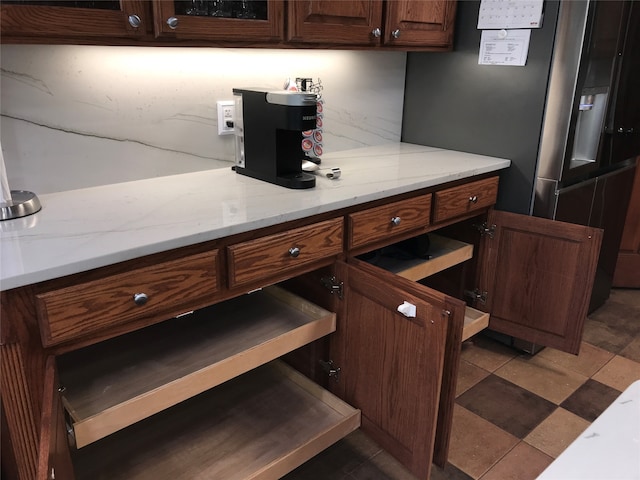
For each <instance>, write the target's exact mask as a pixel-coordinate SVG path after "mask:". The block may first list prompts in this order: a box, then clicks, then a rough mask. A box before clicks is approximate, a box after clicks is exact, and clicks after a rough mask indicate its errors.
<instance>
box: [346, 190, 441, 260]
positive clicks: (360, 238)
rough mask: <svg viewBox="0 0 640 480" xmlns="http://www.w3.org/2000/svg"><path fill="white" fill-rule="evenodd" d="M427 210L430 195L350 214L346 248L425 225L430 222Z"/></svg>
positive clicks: (429, 210)
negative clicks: (347, 245)
mask: <svg viewBox="0 0 640 480" xmlns="http://www.w3.org/2000/svg"><path fill="white" fill-rule="evenodd" d="M430 213H431V194H428V195H421V196H419V197H415V198H410V199H408V200H401V201H399V202H394V203H390V204H387V205H382V206H381V207H376V208H370V209H368V210H363V211H361V212H356V213H352V214H351V215H349V248H355V247H360V246H363V245H366V244H369V243H374V242H377V241H378V240H382V239H385V238H388V239H392V238H393V237H394V236H395V235H398V234H401V233H406V232H409V231H411V230H417V229H420V228H424V227H426V226H428V225H429V216H430ZM390 243H391V242H390Z"/></svg>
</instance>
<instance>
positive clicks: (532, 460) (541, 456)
mask: <svg viewBox="0 0 640 480" xmlns="http://www.w3.org/2000/svg"><path fill="white" fill-rule="evenodd" d="M552 461H553V458H552V457H550V456H549V455H547V454H546V453H543V452H541V451H540V450H538V449H537V448H535V447H532V446H531V445H529V444H528V443H525V442H520V443H519V444H518V445H516V446H515V447H514V448H513V450H511V451H510V452H509V453H507V454H506V455H505V456H504V458H502V459H501V460H500V461H499V462H498V463H496V464H495V465H494V466H493V467H492V468H491V470H489V471H488V472H487V473H486V474H484V475H483V476H482V478H481V480H534V479H535V478H537V477H538V475H540V474H541V473H542V472H543V471H544V469H545V468H547V467H548V466H549V464H550V463H551V462H552Z"/></svg>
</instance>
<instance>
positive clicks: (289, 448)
mask: <svg viewBox="0 0 640 480" xmlns="http://www.w3.org/2000/svg"><path fill="white" fill-rule="evenodd" d="M359 425H360V411H359V410H356V409H354V408H353V407H351V406H349V405H347V404H346V403H344V402H342V401H341V400H339V399H338V398H337V397H335V396H334V395H332V394H330V393H329V392H327V391H326V390H323V389H322V388H321V387H319V386H318V385H316V384H314V383H313V382H311V381H310V380H308V379H307V378H306V377H304V376H302V375H301V374H299V373H298V372H295V371H294V370H293V369H291V368H290V367H288V366H286V365H285V364H283V363H282V362H280V361H278V360H277V361H274V362H272V363H269V364H267V365H263V366H261V367H258V368H257V369H254V370H252V371H250V372H248V373H246V374H244V375H242V376H240V377H237V378H234V379H232V380H230V381H228V382H226V383H225V384H223V385H220V386H219V387H217V388H215V389H212V390H210V391H208V392H206V393H204V394H202V395H199V396H197V397H195V398H193V399H190V400H188V401H186V402H183V403H181V404H180V405H177V406H175V407H173V408H171V409H169V410H166V411H164V412H162V413H160V414H158V415H155V416H153V417H151V418H148V419H146V420H143V421H142V422H139V423H136V424H135V425H132V426H131V427H129V428H127V429H126V430H122V431H120V432H117V433H115V434H113V435H111V436H109V437H107V438H104V439H102V440H100V441H99V442H96V443H93V444H91V445H89V446H87V447H85V448H82V449H79V450H77V451H75V453H74V457H75V458H74V464H75V467H76V476H77V478H78V479H79V480H83V479H87V480H102V479H104V480H107V479H108V480H117V479H123V480H124V479H126V480H175V479H179V478H180V479H192V478H202V479H225V480H240V479H256V480H257V479H261V480H262V479H264V480H266V479H276V478H280V477H282V476H283V475H285V474H286V473H288V472H290V471H291V470H293V469H294V468H296V467H298V466H299V465H301V464H302V463H304V462H305V461H307V460H309V459H310V458H312V457H313V456H315V455H317V454H318V453H320V452H321V451H322V450H324V449H325V448H327V447H329V446H330V445H332V444H333V443H335V442H336V441H338V440H339V439H341V438H343V437H344V436H346V435H347V434H349V433H350V432H352V431H353V430H355V429H357V428H358V427H359Z"/></svg>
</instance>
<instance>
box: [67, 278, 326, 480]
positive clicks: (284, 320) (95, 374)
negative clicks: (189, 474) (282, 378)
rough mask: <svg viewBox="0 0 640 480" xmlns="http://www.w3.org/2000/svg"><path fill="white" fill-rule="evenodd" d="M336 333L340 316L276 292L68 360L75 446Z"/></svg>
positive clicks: (137, 334) (103, 345)
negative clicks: (336, 317)
mask: <svg viewBox="0 0 640 480" xmlns="http://www.w3.org/2000/svg"><path fill="white" fill-rule="evenodd" d="M335 328H336V319H335V314H334V313H331V312H328V311H326V310H324V309H322V308H320V307H318V306H316V305H313V304H311V303H309V302H307V301H305V300H303V299H302V298H300V297H298V296H296V295H293V294H291V293H289V292H287V291H285V290H283V289H281V288H278V287H270V288H268V289H264V290H263V291H259V292H254V293H252V294H248V295H243V296H242V297H238V298H235V299H233V300H229V301H226V302H223V303H220V304H217V305H214V306H212V307H208V308H206V309H203V310H200V311H197V312H194V313H193V314H192V315H187V316H182V317H179V318H176V319H173V320H170V321H166V322H163V323H162V324H159V325H154V326H151V327H147V328H146V329H143V330H139V331H137V332H133V333H131V334H128V335H124V336H121V337H118V338H115V339H112V340H109V341H106V342H103V343H101V344H98V345H93V346H90V347H86V348H84V349H81V350H78V351H75V352H71V353H67V354H65V355H62V356H60V357H58V366H59V375H60V382H61V385H63V386H64V394H63V404H64V406H65V408H66V410H67V411H68V414H69V417H70V420H71V423H72V426H73V429H74V433H75V439H76V446H77V447H78V448H81V447H84V446H85V445H88V444H90V443H92V442H95V441H97V440H99V439H101V438H103V437H106V436H108V435H110V434H112V433H114V432H116V431H118V430H121V429H123V428H125V427H128V426H129V425H132V424H134V423H136V422H138V421H141V420H143V419H145V418H147V417H150V416H151V415H154V414H156V413H158V412H160V411H163V410H165V409H167V408H169V407H171V406H173V405H176V404H177V403H179V402H182V401H184V400H186V399H188V398H191V397H193V396H195V395H198V394H200V393H202V392H204V391H206V390H208V389H211V388H212V387H215V386H217V385H220V384H222V383H223V382H226V381H227V380H229V379H231V378H233V377H236V376H238V375H241V374H243V373H245V372H247V371H249V370H251V369H253V368H255V367H257V366H259V365H262V364H264V363H267V362H269V361H271V360H274V359H276V358H278V357H280V356H281V355H284V354H285V353H288V352H290V351H292V350H294V349H296V348H298V347H300V346H302V345H306V344H307V343H309V342H312V341H313V340H316V339H318V338H321V337H323V336H325V335H327V334H329V333H331V332H333V331H335ZM145 478H146V477H145ZM212 478H214V477H212ZM215 478H219V477H215ZM220 478H221V477H220Z"/></svg>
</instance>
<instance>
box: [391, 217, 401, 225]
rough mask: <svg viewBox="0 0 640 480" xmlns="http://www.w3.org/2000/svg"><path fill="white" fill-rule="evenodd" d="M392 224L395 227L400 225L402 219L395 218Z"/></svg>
mask: <svg viewBox="0 0 640 480" xmlns="http://www.w3.org/2000/svg"><path fill="white" fill-rule="evenodd" d="M391 223H392V224H394V225H400V217H393V218H392V219H391Z"/></svg>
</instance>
